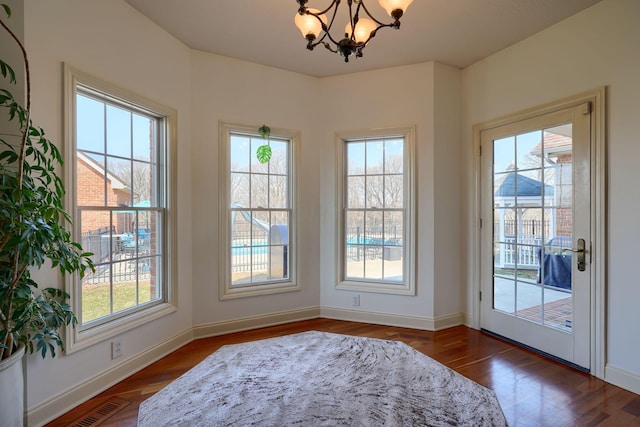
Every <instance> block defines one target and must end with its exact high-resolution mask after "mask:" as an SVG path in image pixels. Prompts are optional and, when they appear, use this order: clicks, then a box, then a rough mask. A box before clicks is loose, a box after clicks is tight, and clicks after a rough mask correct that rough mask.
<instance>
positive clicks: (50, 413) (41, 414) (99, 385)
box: [25, 328, 193, 426]
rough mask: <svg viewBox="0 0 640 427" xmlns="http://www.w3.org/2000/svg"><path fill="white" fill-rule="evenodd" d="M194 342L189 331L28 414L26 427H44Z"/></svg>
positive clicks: (33, 409)
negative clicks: (43, 426) (42, 426)
mask: <svg viewBox="0 0 640 427" xmlns="http://www.w3.org/2000/svg"><path fill="white" fill-rule="evenodd" d="M191 341H193V334H192V330H191V328H189V329H188V330H186V331H184V332H182V333H180V334H178V335H176V336H174V337H172V338H170V339H168V340H167V341H164V342H163V343H162V344H159V345H157V346H154V347H151V348H150V349H148V350H146V351H144V352H142V353H140V354H138V355H135V356H133V357H131V358H130V359H127V360H124V361H123V362H122V363H121V364H119V365H117V366H114V367H113V368H111V369H109V370H107V371H104V372H103V373H101V374H99V375H97V376H95V377H93V378H91V379H90V380H88V381H86V382H84V383H82V384H78V385H76V386H74V387H72V388H70V389H68V390H66V391H64V392H62V393H59V394H57V395H55V396H53V397H52V398H50V399H49V400H47V401H45V402H43V403H41V404H40V405H38V406H36V407H34V408H31V409H29V410H28V411H27V418H26V420H25V421H26V425H28V426H41V425H44V424H45V423H47V422H49V421H52V420H54V419H55V418H57V417H59V416H61V415H63V414H65V413H66V412H69V411H70V410H71V409H73V408H75V407H76V406H78V405H79V404H81V403H83V402H85V401H87V400H89V399H90V398H92V397H93V396H96V395H97V394H99V393H101V392H103V391H104V390H106V389H108V388H109V387H111V386H113V385H115V384H117V383H119V382H120V381H122V380H123V379H125V378H127V377H129V376H131V375H133V374H134V373H136V372H138V371H139V370H141V369H142V368H145V367H147V366H149V365H150V364H152V363H153V362H156V361H157V360H159V359H161V358H163V357H164V356H166V355H168V354H169V353H171V352H172V351H174V350H175V349H177V348H180V347H182V346H184V345H186V344H188V343H190V342H191Z"/></svg>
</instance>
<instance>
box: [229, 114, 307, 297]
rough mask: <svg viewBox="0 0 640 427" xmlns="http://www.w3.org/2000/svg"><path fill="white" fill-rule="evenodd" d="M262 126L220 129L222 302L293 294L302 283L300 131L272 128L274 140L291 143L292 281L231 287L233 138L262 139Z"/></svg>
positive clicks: (289, 183)
mask: <svg viewBox="0 0 640 427" xmlns="http://www.w3.org/2000/svg"><path fill="white" fill-rule="evenodd" d="M259 127H260V125H255V126H250V125H245V124H238V123H230V122H224V121H220V122H219V125H218V128H219V136H218V141H219V147H218V158H219V170H220V173H219V188H218V191H219V194H218V203H219V207H218V210H219V230H220V232H219V233H220V234H219V236H220V238H219V262H220V269H219V298H220V300H228V299H235V298H242V297H251V296H256V295H268V294H274V293H281V292H292V291H298V290H300V284H299V282H298V277H299V263H298V259H299V256H298V253H297V248H298V247H299V244H298V241H299V240H298V226H297V225H298V211H299V209H298V186H297V184H296V183H297V170H298V167H297V165H298V151H299V150H298V145H299V143H300V133H299V131H294V130H290V129H284V128H276V127H271V137H272V138H278V139H284V140H288V144H289V161H288V171H289V174H288V178H287V186H288V189H289V194H288V199H289V206H290V207H289V209H290V212H291V213H290V216H289V229H288V238H289V243H288V251H287V255H288V257H289V264H288V266H289V270H288V272H287V273H288V274H287V275H288V277H287V278H285V279H282V280H272V281H266V282H255V283H251V284H243V285H242V286H232V284H231V227H230V226H229V224H230V221H231V206H230V204H231V200H230V193H231V188H230V181H231V180H230V174H231V159H230V152H231V150H230V143H231V134H243V135H247V136H251V137H258V138H262V137H261V136H260V133H259V132H258V128H259Z"/></svg>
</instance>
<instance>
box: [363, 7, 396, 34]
mask: <svg viewBox="0 0 640 427" xmlns="http://www.w3.org/2000/svg"><path fill="white" fill-rule="evenodd" d="M360 6H362V8H363V9H364V11H365V13H366V14H367V16H369V18H371V20H372V21H373V22H375V23H376V24H378V28H376V30H375V31H378V30H379V29H380V28H382V27H396V28H400V21H398V20H397V21H396V22H392V23H391V24H385V23H382V22H380V21H378V20H377V19H376V18H374V17H373V15H372V14H371V12H369V9H367V5H366V4H364V0H360V2H358V8H360Z"/></svg>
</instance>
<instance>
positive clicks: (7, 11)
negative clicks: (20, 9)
mask: <svg viewBox="0 0 640 427" xmlns="http://www.w3.org/2000/svg"><path fill="white" fill-rule="evenodd" d="M1 6H2V8H3V9H4V13H6V14H7V18H11V8H10V7H9V5H6V4H4V3H2V4H1Z"/></svg>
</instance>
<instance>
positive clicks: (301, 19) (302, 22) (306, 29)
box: [295, 9, 327, 39]
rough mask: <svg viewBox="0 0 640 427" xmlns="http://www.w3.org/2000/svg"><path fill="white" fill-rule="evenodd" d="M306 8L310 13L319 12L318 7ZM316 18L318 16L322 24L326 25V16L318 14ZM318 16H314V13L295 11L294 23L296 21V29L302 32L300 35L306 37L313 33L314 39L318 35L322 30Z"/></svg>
mask: <svg viewBox="0 0 640 427" xmlns="http://www.w3.org/2000/svg"><path fill="white" fill-rule="evenodd" d="M307 10H308V11H309V12H312V13H320V11H319V10H318V9H307ZM318 18H320V20H321V21H322V23H323V24H325V25H327V17H326V16H324V15H320V16H318ZM318 18H316V17H315V16H314V15H308V14H306V13H305V14H303V15H300V14H299V13H296V17H295V23H296V27H298V29H299V30H300V32H301V33H302V37H305V38H307V36H309V35H313V38H314V39H315V38H316V37H318V34H320V31H322V24H321V23H320V21H319V20H318Z"/></svg>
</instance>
